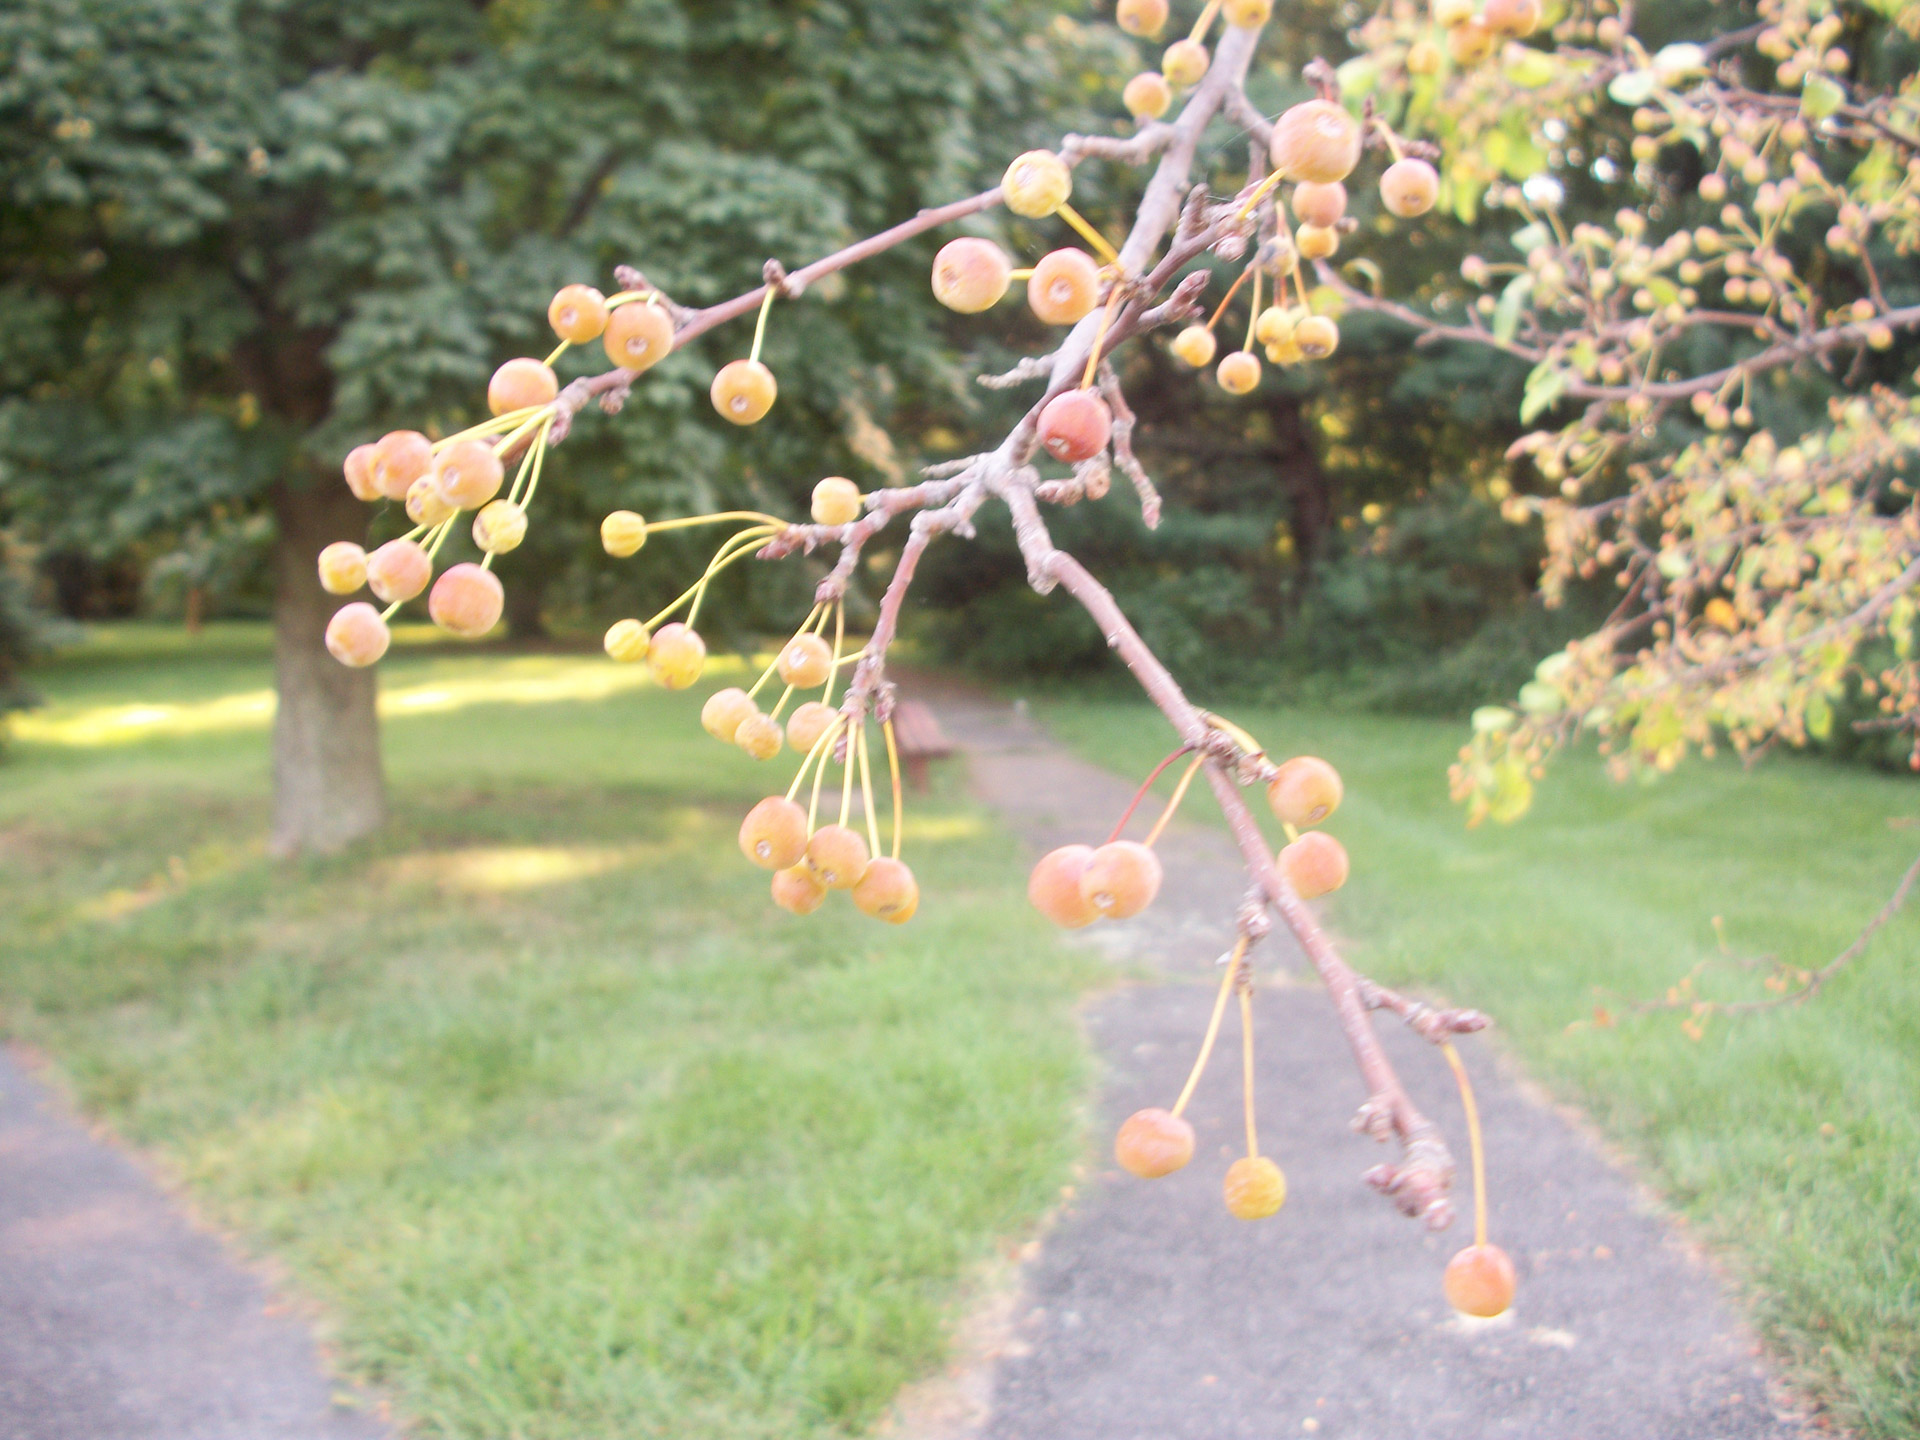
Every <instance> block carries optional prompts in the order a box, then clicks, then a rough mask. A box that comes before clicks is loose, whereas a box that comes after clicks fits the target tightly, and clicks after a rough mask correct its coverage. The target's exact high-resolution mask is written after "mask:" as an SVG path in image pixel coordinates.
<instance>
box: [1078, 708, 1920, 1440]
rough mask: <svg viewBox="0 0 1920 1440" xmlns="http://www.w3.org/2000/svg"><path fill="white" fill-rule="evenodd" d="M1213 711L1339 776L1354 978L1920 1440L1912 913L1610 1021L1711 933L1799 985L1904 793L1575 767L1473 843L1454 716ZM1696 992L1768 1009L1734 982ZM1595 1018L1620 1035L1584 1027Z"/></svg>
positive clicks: (1807, 764) (1872, 882) (1110, 759)
mask: <svg viewBox="0 0 1920 1440" xmlns="http://www.w3.org/2000/svg"><path fill="white" fill-rule="evenodd" d="M1043 713H1044V715H1045V717H1046V719H1047V721H1048V723H1049V724H1050V725H1051V726H1052V727H1053V728H1054V730H1055V731H1056V733H1057V734H1059V735H1060V736H1061V738H1063V739H1064V740H1066V741H1068V742H1069V743H1071V744H1073V745H1075V746H1077V747H1078V748H1079V749H1081V750H1082V751H1083V752H1085V753H1086V754H1088V755H1090V756H1093V757H1095V758H1097V759H1099V760H1100V761H1101V762H1102V763H1104V764H1108V765H1110V766H1113V767H1114V768H1116V769H1119V770H1122V771H1126V772H1130V773H1144V772H1145V771H1146V769H1147V768H1149V767H1150V766H1151V765H1152V764H1153V762H1154V761H1156V760H1157V759H1158V758H1159V756H1160V753H1163V752H1164V750H1165V749H1166V748H1167V746H1168V744H1169V743H1170V742H1169V740H1168V734H1169V732H1168V731H1167V729H1166V727H1165V725H1164V723H1162V722H1160V721H1159V720H1158V719H1157V717H1155V716H1153V715H1151V714H1150V713H1148V712H1146V711H1145V710H1144V709H1143V708H1142V707H1141V706H1139V705H1135V704H1086V703H1070V702H1058V703H1051V704H1048V705H1046V706H1045V707H1044V711H1043ZM1234 718H1235V719H1236V720H1238V721H1240V722H1241V723H1243V724H1245V725H1248V726H1249V727H1250V728H1252V729H1253V730H1254V732H1255V733H1256V734H1258V735H1259V736H1260V737H1261V738H1262V740H1263V741H1264V742H1265V743H1266V744H1267V745H1268V746H1269V747H1270V748H1271V749H1272V750H1273V751H1274V752H1275V753H1276V754H1280V755H1286V754H1294V753H1303V752H1304V753H1313V754H1320V755H1324V756H1325V757H1326V758H1328V759H1329V760H1332V761H1333V762H1334V763H1335V764H1336V765H1338V766H1339V767H1340V769H1341V771H1342V773H1343V775H1344V777H1345V780H1346V785H1347V799H1346V803H1345V804H1344V806H1343V807H1342V809H1341V811H1340V813H1339V814H1338V815H1337V816H1336V817H1335V819H1334V820H1333V822H1332V823H1331V824H1330V826H1329V827H1328V828H1329V829H1330V830H1331V831H1332V832H1333V833H1335V834H1336V835H1338V836H1339V838H1340V839H1341V840H1343V841H1344V842H1345V843H1346V845H1347V847H1348V849H1349V850H1350V851H1351V853H1352V857H1353V864H1354V873H1353V879H1352V881H1351V883H1350V884H1349V886H1348V888H1347V889H1346V890H1344V891H1342V892H1341V894H1340V895H1339V896H1338V897H1336V898H1335V900H1334V901H1333V902H1332V903H1331V905H1330V907H1329V912H1328V913H1329V915H1330V917H1331V920H1332V923H1333V924H1334V925H1335V927H1336V928H1337V930H1338V931H1339V932H1340V933H1341V935H1342V936H1343V938H1344V939H1345V940H1346V941H1347V942H1348V945H1349V950H1350V953H1351V955H1352V957H1353V958H1354V959H1355V960H1356V961H1357V962H1358V963H1359V964H1360V965H1361V966H1362V968H1364V969H1366V970H1368V971H1370V972H1371V973H1373V974H1374V975H1375V976H1377V977H1378V978H1380V979H1381V980H1383V981H1386V982H1388V983H1391V984H1395V985H1406V986H1414V987H1418V988H1420V989H1423V990H1427V991H1431V992H1436V993H1439V994H1443V995H1446V996H1448V997H1451V998H1452V999H1454V1000H1456V1001H1459V1002H1462V1003H1466V1004H1470V1005H1476V1006H1481V1007H1484V1008H1485V1009H1487V1010H1489V1011H1491V1012H1492V1013H1493V1014H1494V1015H1495V1016H1496V1017H1497V1019H1498V1022H1499V1024H1500V1027H1501V1033H1502V1034H1503V1035H1504V1036H1505V1039H1506V1043H1508V1044H1510V1045H1511V1046H1512V1047H1513V1048H1514V1049H1515V1050H1517V1051H1518V1053H1519V1054H1520V1056H1521V1057H1523V1059H1524V1060H1525V1061H1526V1063H1527V1065H1528V1067H1529V1068H1530V1069H1531V1070H1532V1071H1533V1072H1534V1073H1535V1074H1536V1075H1538V1076H1540V1077H1541V1078H1543V1079H1544V1080H1546V1081H1547V1082H1549V1083H1550V1084H1551V1085H1552V1086H1553V1088H1554V1089H1555V1090H1557V1091H1558V1093H1559V1094H1561V1095H1562V1096H1564V1097H1566V1098H1570V1099H1572V1100H1575V1101H1577V1102H1578V1103H1579V1104H1581V1105H1582V1106H1584V1107H1585V1108H1586V1109H1587V1110H1588V1111H1589V1113H1591V1114H1592V1115H1593V1116H1594V1117H1595V1118H1596V1119H1597V1120H1598V1121H1599V1122H1600V1123H1601V1124H1602V1125H1603V1126H1604V1127H1605V1128H1606V1130H1607V1131H1608V1132H1609V1133H1611V1134H1612V1135H1613V1136H1615V1137H1617V1138H1618V1139H1620V1140H1621V1141H1623V1142H1624V1143H1625V1144H1626V1145H1627V1146H1628V1147H1629V1149H1630V1151H1631V1153H1633V1154H1634V1155H1635V1156H1636V1157H1637V1158H1638V1160H1639V1161H1640V1162H1641V1164H1642V1166H1643V1167H1644V1171H1645V1173H1646V1175H1647V1176H1648V1178H1649V1179H1650V1180H1652V1181H1653V1183H1654V1184H1655V1185H1656V1186H1657V1187H1658V1188H1659V1189H1660V1190H1661V1191H1662V1192H1663V1193H1664V1194H1665V1195H1666V1197H1667V1198H1668V1200H1669V1201H1670V1202H1671V1203H1672V1204H1673V1206H1674V1207H1675V1208H1677V1209H1678V1210H1679V1211H1680V1212H1681V1213H1683V1214H1684V1215H1686V1216H1687V1217H1688V1219H1689V1220H1690V1221H1692V1222H1694V1223H1695V1226H1696V1233H1700V1234H1703V1235H1705V1236H1707V1237H1708V1238H1710V1239H1711V1240H1712V1241H1713V1242H1715V1243H1716V1244H1717V1245H1718V1246H1719V1247H1720V1248H1721V1249H1722V1250H1723V1251H1724V1252H1725V1253H1726V1254H1727V1255H1728V1257H1729V1258H1730V1259H1731V1261H1732V1262H1733V1268H1734V1269H1735V1271H1736V1273H1737V1274H1739V1275H1740V1276H1741V1277H1742V1279H1743V1280H1744V1281H1745V1283H1746V1286H1747V1288H1748V1290H1749V1292H1750V1294H1751V1296H1752V1298H1753V1301H1754V1304H1755V1308H1756V1312H1757V1314H1758V1317H1759V1320H1760V1323H1761V1325H1762V1326H1763V1328H1764V1329H1765V1331H1766V1333H1767V1334H1768V1336H1769V1337H1770V1339H1771V1340H1772V1341H1773V1342H1774V1344H1775V1345H1776V1346H1777V1348H1778V1350H1779V1351H1780V1352H1781V1353H1782V1354H1783V1355H1784V1356H1785V1357H1786V1358H1787V1360H1788V1361H1789V1363H1790V1366H1791V1368H1792V1370H1793V1372H1794V1373H1795V1375H1796V1376H1797V1377H1798V1378H1799V1379H1800V1380H1801V1381H1802V1382H1803V1383H1804V1384H1805V1385H1807V1386H1808V1387H1809V1389H1810V1390H1811V1391H1812V1392H1813V1393H1814V1394H1815V1395H1817V1396H1818V1397H1819V1398H1820V1399H1821V1400H1823V1401H1824V1402H1825V1403H1826V1404H1827V1405H1828V1406H1829V1407H1830V1408H1831V1410H1832V1411H1833V1412H1834V1414H1835V1415H1836V1417H1837V1418H1839V1419H1840V1420H1842V1421H1844V1422H1845V1423H1847V1424H1849V1425H1851V1426H1855V1427H1857V1428H1858V1429H1859V1430H1860V1431H1861V1432H1863V1433H1865V1434H1867V1435H1872V1436H1880V1437H1894V1436H1902V1437H1912V1436H1916V1435H1920V1243H1917V1242H1920V967H1916V966H1915V965H1914V964H1913V959H1912V957H1913V954H1914V949H1915V942H1916V940H1920V907H1917V908H1916V909H1915V910H1914V911H1910V912H1908V913H1906V914H1904V915H1902V916H1901V917H1900V918H1898V919H1897V920H1896V921H1895V922H1894V923H1893V924H1892V925H1890V926H1889V927H1888V928H1887V929H1886V930H1885V931H1883V932H1882V933H1881V935H1880V936H1879V937H1878V938H1877V940H1876V941H1875V943H1874V944H1873V946H1872V948H1871V949H1870V950H1869V951H1868V952H1867V953H1866V954H1865V955H1864V956H1862V957H1861V959H1860V960H1859V961H1858V962H1857V963H1856V964H1855V965H1854V966H1853V967H1852V968H1851V969H1850V970H1848V971H1846V972H1844V973H1843V975H1842V976H1841V978H1839V979H1838V980H1836V981H1835V983H1834V984H1833V985H1832V986H1831V987H1830V988H1829V989H1828V990H1827V991H1826V992H1824V993H1823V994H1822V995H1821V996H1820V997H1819V998H1818V999H1817V1000H1815V1001H1814V1002H1812V1003H1811V1004H1809V1005H1807V1006H1805V1007H1803V1008H1794V1009H1787V1010H1783V1011H1777V1012H1773V1013H1769V1014H1762V1015H1757V1016H1750V1017H1746V1018H1741V1019H1736V1020H1728V1019H1725V1018H1715V1019H1713V1020H1711V1021H1710V1023H1709V1024H1708V1027H1707V1030H1706V1034H1705V1036H1704V1038H1703V1039H1701V1040H1700V1041H1698V1042H1695V1041H1693V1040H1690V1039H1688V1038H1687V1037H1686V1036H1685V1035H1684V1034H1683V1033H1682V1031H1681V1028H1680V1021H1681V1018H1682V1017H1681V1016H1677V1015H1674V1014H1671V1013H1668V1014H1660V1015H1654V1016H1647V1017H1644V1018H1638V1019H1635V1018H1631V1017H1625V1016H1622V1005H1621V1003H1620V998H1621V997H1634V998H1638V997H1649V996H1660V995H1663V994H1664V993H1665V992H1666V991H1667V989H1668V987H1669V986H1670V985H1672V984H1673V983H1674V982H1675V981H1677V980H1679V979H1680V978H1681V977H1682V976H1683V975H1684V974H1685V973H1686V972H1687V971H1688V970H1690V969H1691V968H1692V967H1693V966H1694V965H1695V964H1696V963H1697V962H1698V961H1700V960H1702V959H1704V958H1706V957H1708V956H1710V955H1713V954H1715V953H1716V951H1715V944H1716V942H1715V936H1714V930H1713V920H1714V917H1715V916H1716V915H1717V916H1721V917H1724V922H1725V932H1726V937H1727V944H1728V947H1729V948H1730V949H1731V950H1733V951H1734V952H1737V953H1739V954H1742V955H1759V954H1770V955H1777V956H1779V957H1780V958H1781V959H1783V960H1785V961H1788V962H1790V963H1793V964H1798V965H1805V966H1815V965H1818V964H1821V963H1823V962H1824V961H1825V960H1827V959H1829V958H1831V957H1832V956H1833V955H1835V954H1836V953H1838V952H1839V950H1840V949H1842V948H1843V947H1844V946H1845V945H1846V944H1847V943H1848V941H1849V940H1851V939H1852V937H1853V936H1854V935H1855V934H1856V933H1857V932H1858V931H1859V929H1860V928H1861V926H1862V924H1863V923H1864V922H1865V921H1866V920H1867V919H1868V918H1869V917H1870V916H1871V915H1873V914H1874V913H1875V912H1876V911H1877V910H1878V909H1879V908H1880V907H1881V905H1882V904H1883V903H1884V902H1885V900H1886V898H1887V896H1888V894H1889V893H1890V892H1891V891H1892V889H1893V887H1894V884H1895V882H1896V881H1897V880H1898V879H1899V877H1900V875H1901V873H1902V872H1903V871H1904V870H1905V869H1906V867H1907V865H1908V864H1909V863H1910V862H1911V861H1912V859H1913V854H1914V851H1915V849H1916V848H1920V828H1906V827H1907V826H1908V825H1911V823H1912V821H1913V820H1914V817H1916V816H1920V787H1916V785H1915V784H1914V783H1913V782H1911V781H1907V780H1901V779H1898V778H1892V777H1887V776H1882V775H1878V774H1875V773H1872V772H1870V771H1866V770H1858V769H1847V768H1841V767H1838V766H1834V765H1831V764H1828V763H1825V762H1821V761H1814V760H1805V759H1798V758H1795V759H1789V760H1784V761H1775V762H1772V763H1770V764H1767V765H1764V766H1762V767H1760V768H1759V769H1757V770H1756V771H1754V772H1752V773H1743V772H1742V770H1741V769H1740V767H1739V766H1738V765H1735V764H1731V763H1715V764H1697V765H1692V766H1689V767H1687V768H1684V769H1683V770H1682V771H1681V772H1680V773H1679V774H1677V775H1675V776H1672V777H1670V778H1668V779H1666V780H1664V781H1662V782H1661V783H1659V784H1658V785H1655V786H1652V787H1640V786H1632V787H1622V786H1617V785H1614V784H1612V783H1611V782H1609V781H1608V780H1607V779H1606V778H1605V776H1604V775H1603V773H1602V772H1601V769H1600V766H1599V764H1598V762H1597V761H1596V760H1595V759H1593V758H1592V757H1591V756H1578V757H1568V758H1566V759H1563V760H1562V761H1561V762H1560V763H1559V766H1558V769H1557V771H1556V772H1555V773H1554V775H1553V776H1552V777H1551V778H1550V779H1549V781H1548V783H1547V784H1546V785H1545V786H1544V787H1543V789H1542V793H1541V798H1540V801H1539V803H1538V805H1537V806H1536V809H1535V811H1534V813H1533V814H1532V815H1531V816H1529V817H1528V818H1527V819H1526V820H1524V821H1523V822H1521V823H1520V824H1518V825H1516V826H1514V827H1511V828H1506V829H1502V828H1497V827H1489V828H1486V829H1483V830H1478V831H1472V832H1469V831H1466V830H1465V829H1464V828H1463V826H1462V821H1461V815H1460V812H1459V811H1458V810H1456V809H1455V808H1454V807H1453V806H1451V805H1450V804H1449V802H1448V800H1447V795H1446V768H1447V765H1448V762H1449V761H1450V760H1451V759H1452V757H1453V753H1454V751H1455V749H1456V747H1457V746H1458V745H1459V744H1460V743H1461V741H1462V739H1463V734H1462V727H1460V726H1454V725H1446V724H1433V723H1426V722H1417V721H1404V720H1393V719H1382V718H1370V717H1365V716H1353V715H1344V714H1343V715H1338V716H1332V715H1326V714H1312V713H1304V712H1298V711H1270V712H1256V713H1252V714H1242V713H1236V714H1235V715H1234ZM1262 808H1263V809H1264V807H1262ZM1202 809H1204V810H1209V811H1212V814H1213V816H1214V818H1215V819H1216V820H1217V818H1218V811H1217V810H1213V809H1212V802H1211V801H1210V800H1205V799H1203V800H1202V801H1201V802H1200V806H1199V807H1198V808H1197V810H1196V813H1200V811H1201V810H1202ZM1709 989H1710V992H1711V993H1716V994H1719V995H1721V996H1732V995H1734V994H1738V993H1748V994H1755V995H1763V994H1765V991H1764V990H1762V989H1761V988H1760V985H1759V984H1758V983H1757V981H1755V980H1754V979H1753V978H1752V977H1751V976H1748V975H1743V974H1741V973H1740V972H1738V971H1737V970H1736V971H1732V972H1731V973H1728V974H1724V975H1722V974H1716V975H1715V976H1714V977H1713V978H1712V979H1711V980H1710V982H1709ZM1597 1006H1604V1007H1607V1008H1608V1009H1609V1010H1610V1011H1611V1012H1612V1014H1614V1015H1615V1016H1621V1017H1622V1018H1620V1019H1619V1020H1618V1022H1617V1023H1616V1024H1614V1025H1612V1026H1611V1027H1607V1026H1600V1025H1596V1024H1595V1023H1593V1021H1594V1015H1595V1010H1596V1007H1597ZM1582 1022H1584V1023H1582Z"/></svg>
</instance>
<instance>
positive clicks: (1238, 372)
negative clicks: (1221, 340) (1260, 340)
mask: <svg viewBox="0 0 1920 1440" xmlns="http://www.w3.org/2000/svg"><path fill="white" fill-rule="evenodd" d="M1215 376H1216V378H1217V379H1218V380H1219V381H1220V388H1221V389H1222V390H1224V391H1226V392H1227V393H1228V394H1229V395H1245V394H1247V393H1249V392H1250V391H1252V390H1253V389H1254V388H1255V387H1256V386H1258V385H1259V383H1260V360H1259V357H1258V356H1255V355H1250V354H1248V353H1247V352H1246V351H1245V350H1236V351H1234V352H1233V353H1232V354H1231V355H1229V356H1227V358H1226V359H1224V360H1222V361H1221V362H1220V368H1219V370H1218V371H1216V372H1215Z"/></svg>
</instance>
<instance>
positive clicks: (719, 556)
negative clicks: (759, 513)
mask: <svg viewBox="0 0 1920 1440" xmlns="http://www.w3.org/2000/svg"><path fill="white" fill-rule="evenodd" d="M781 528H783V529H784V528H785V527H784V526H782V527H781ZM776 533H778V532H777V531H774V530H771V529H768V528H767V527H764V526H756V527H753V528H750V529H746V530H742V531H740V532H739V534H736V535H735V536H734V537H733V538H732V539H731V540H729V541H727V543H726V544H725V545H722V546H721V547H720V549H719V550H718V551H717V552H716V553H715V554H714V557H713V561H712V563H711V564H709V565H708V566H707V573H706V574H704V575H702V576H701V577H700V579H699V580H698V581H696V582H695V583H694V584H692V585H689V586H688V587H687V588H686V589H685V590H683V591H681V592H680V595H679V597H678V598H677V599H675V600H674V601H673V602H672V603H671V604H669V605H668V606H667V608H666V609H664V610H662V611H661V612H660V613H659V614H658V615H655V616H654V617H653V618H652V619H651V620H649V621H647V633H648V634H649V635H651V634H652V633H653V632H654V631H655V630H657V629H658V628H659V627H660V625H661V623H662V622H663V621H665V620H667V619H668V618H669V617H671V616H672V615H673V613H674V612H675V611H676V610H678V609H679V608H680V607H681V606H682V605H685V604H686V603H687V602H688V601H689V600H692V599H693V598H694V597H695V596H696V595H698V594H700V592H701V591H703V590H704V589H705V588H706V586H707V582H708V581H710V580H711V579H713V577H714V576H715V575H717V574H719V573H720V571H722V570H724V569H726V567H727V566H728V565H731V564H733V562H734V561H736V560H739V559H741V558H742V557H743V556H746V555H748V554H751V553H752V551H753V549H754V547H755V546H756V545H758V544H759V542H760V541H762V540H765V539H766V538H767V537H768V536H769V535H772V534H776ZM743 536H744V537H747V540H748V542H749V543H747V544H744V545H743V544H740V541H741V538H742V537H743ZM729 546H734V547H737V548H735V549H734V551H733V553H732V554H731V555H729V554H728V553H727V550H728V547H729ZM689 623H691V622H689Z"/></svg>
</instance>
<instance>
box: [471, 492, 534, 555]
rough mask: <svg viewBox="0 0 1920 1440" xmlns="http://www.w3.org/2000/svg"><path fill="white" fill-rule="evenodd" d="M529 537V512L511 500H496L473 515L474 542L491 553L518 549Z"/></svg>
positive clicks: (497, 553)
mask: <svg viewBox="0 0 1920 1440" xmlns="http://www.w3.org/2000/svg"><path fill="white" fill-rule="evenodd" d="M526 538H527V512H526V511H525V510H523V509H521V508H520V507H519V506H518V505H516V504H514V503H513V501H511V500H494V501H491V502H489V503H488V504H486V505H483V506H481V507H480V513H479V514H478V515H475V516H474V517H473V543H474V544H475V545H478V546H479V547H480V548H481V549H482V550H484V551H486V552H487V554H489V555H505V554H507V553H509V552H510V551H514V550H518V549H519V548H520V542H521V541H522V540H525V539H526Z"/></svg>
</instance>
